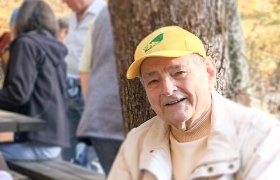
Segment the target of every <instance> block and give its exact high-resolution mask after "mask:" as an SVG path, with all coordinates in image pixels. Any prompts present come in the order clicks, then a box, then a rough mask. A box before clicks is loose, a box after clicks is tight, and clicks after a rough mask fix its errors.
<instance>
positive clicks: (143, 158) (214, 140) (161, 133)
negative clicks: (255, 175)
mask: <svg viewBox="0 0 280 180" xmlns="http://www.w3.org/2000/svg"><path fill="white" fill-rule="evenodd" d="M225 101H227V100H226V99H225V98H224V97H222V96H221V95H220V94H218V93H217V92H216V91H213V92H212V117H211V121H212V131H211V134H210V136H209V138H208V150H207V152H206V154H205V156H204V157H203V158H202V160H201V161H200V163H199V165H198V166H197V169H196V170H195V171H194V173H193V176H199V174H201V168H202V167H203V165H205V164H211V163H219V162H225V161H234V162H235V168H234V170H236V169H238V168H239V164H240V163H239V159H240V158H239V153H238V139H237V133H236V128H235V125H234V121H233V120H232V119H231V118H230V117H228V116H227V111H228V110H227V109H226V106H225ZM151 121H154V122H153V123H152V125H151V127H150V129H149V131H148V133H147V135H146V137H145V139H144V140H143V151H142V152H141V155H140V170H147V171H149V172H151V173H153V174H154V175H155V176H156V177H157V178H158V179H163V180H165V179H166V180H167V179H172V161H171V155H170V146H169V135H170V127H169V125H167V124H166V123H164V122H163V120H161V119H160V118H159V117H158V116H156V117H154V118H152V119H151Z"/></svg>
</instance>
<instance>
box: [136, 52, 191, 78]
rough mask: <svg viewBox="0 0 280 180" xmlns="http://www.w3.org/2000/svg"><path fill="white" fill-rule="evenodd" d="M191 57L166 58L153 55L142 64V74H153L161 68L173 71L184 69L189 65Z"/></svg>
mask: <svg viewBox="0 0 280 180" xmlns="http://www.w3.org/2000/svg"><path fill="white" fill-rule="evenodd" d="M189 62H190V61H189V59H185V58H184V57H179V58H166V57H152V58H149V59H148V58H147V59H146V60H144V62H143V63H142V64H141V67H140V73H141V76H143V77H144V76H153V75H156V74H158V71H160V70H163V69H164V70H166V71H173V70H178V69H182V68H185V67H188V66H189Z"/></svg>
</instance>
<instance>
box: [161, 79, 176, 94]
mask: <svg viewBox="0 0 280 180" xmlns="http://www.w3.org/2000/svg"><path fill="white" fill-rule="evenodd" d="M176 90H177V86H176V83H175V81H174V79H172V78H171V77H166V78H164V79H163V81H162V88H161V94H162V95H165V96H171V95H172V94H173V92H174V91H176Z"/></svg>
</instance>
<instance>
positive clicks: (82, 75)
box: [80, 71, 89, 101]
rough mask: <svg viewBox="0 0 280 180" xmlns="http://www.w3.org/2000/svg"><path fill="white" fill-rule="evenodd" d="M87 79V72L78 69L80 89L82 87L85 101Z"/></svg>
mask: <svg viewBox="0 0 280 180" xmlns="http://www.w3.org/2000/svg"><path fill="white" fill-rule="evenodd" d="M88 79H89V72H88V71H80V82H81V89H82V93H83V97H84V100H85V101H86V96H87V89H88Z"/></svg>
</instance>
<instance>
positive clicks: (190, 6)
mask: <svg viewBox="0 0 280 180" xmlns="http://www.w3.org/2000/svg"><path fill="white" fill-rule="evenodd" d="M109 8H110V12H111V17H112V24H113V29H114V37H115V53H116V60H117V67H118V78H119V83H120V96H121V102H122V109H123V117H124V127H125V130H126V132H127V131H129V130H130V129H131V128H133V127H137V126H138V125H140V124H141V123H143V122H144V121H146V120H148V119H149V118H151V117H152V116H153V115H154V113H153V112H152V111H151V110H150V106H149V103H148V101H147V99H146V95H145V92H144V89H143V87H142V85H141V84H140V82H139V81H138V80H137V79H136V80H127V79H126V71H127V68H128V67H129V65H130V64H131V62H132V61H133V53H134V50H135V48H136V45H137V44H138V43H139V41H140V40H141V39H142V38H143V37H145V36H146V35H147V34H149V33H150V32H152V31H153V30H155V29H157V28H159V27H162V26H166V25H179V26H181V27H183V28H185V29H188V30H189V31H191V32H193V33H195V34H196V35H198V36H199V37H200V38H201V39H202V40H203V42H204V43H205V47H206V49H207V55H209V56H211V57H212V58H214V59H215V61H216V64H217V68H218V72H217V77H218V81H217V84H216V89H217V91H218V92H220V93H221V94H223V95H224V96H227V97H230V98H232V97H234V91H233V88H232V87H233V85H232V83H233V79H232V77H233V76H232V73H233V72H232V71H231V70H230V69H229V67H230V60H229V55H230V54H234V56H235V59H233V60H232V62H233V61H240V62H241V63H237V65H236V66H237V67H236V68H235V71H237V73H239V72H238V71H241V70H242V68H243V67H244V64H245V70H246V67H247V64H246V58H245V55H244V54H245V51H244V52H243V51H242V52H241V50H244V49H243V47H244V45H242V44H239V43H243V44H244V41H243V37H242V30H241V26H240V21H238V20H235V21H233V19H236V18H240V17H239V16H238V11H237V6H236V1H235V0H230V1H224V0H211V1H209V0H188V1H186V0H112V1H110V2H109ZM232 25H235V26H236V25H237V27H234V29H233V30H232V29H231V28H232ZM236 33H239V35H238V36H235V34H236ZM240 36H241V37H240ZM238 38H239V39H241V40H240V41H239V40H238ZM229 42H235V45H236V44H237V45H238V46H240V48H236V49H235V50H234V51H232V47H231V46H229ZM231 44H232V43H231ZM229 48H230V49H231V53H230V52H229ZM239 52H241V53H239ZM240 56H243V57H242V58H239V57H240ZM235 64H236V63H232V65H235ZM239 64H240V65H239ZM240 66H243V67H242V68H241V67H240ZM244 74H245V75H244ZM244 74H242V76H248V74H247V75H246V72H245V73H244ZM238 78H239V76H238V77H237V79H238ZM239 79H241V80H240V81H242V79H243V78H242V77H241V78H239Z"/></svg>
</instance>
